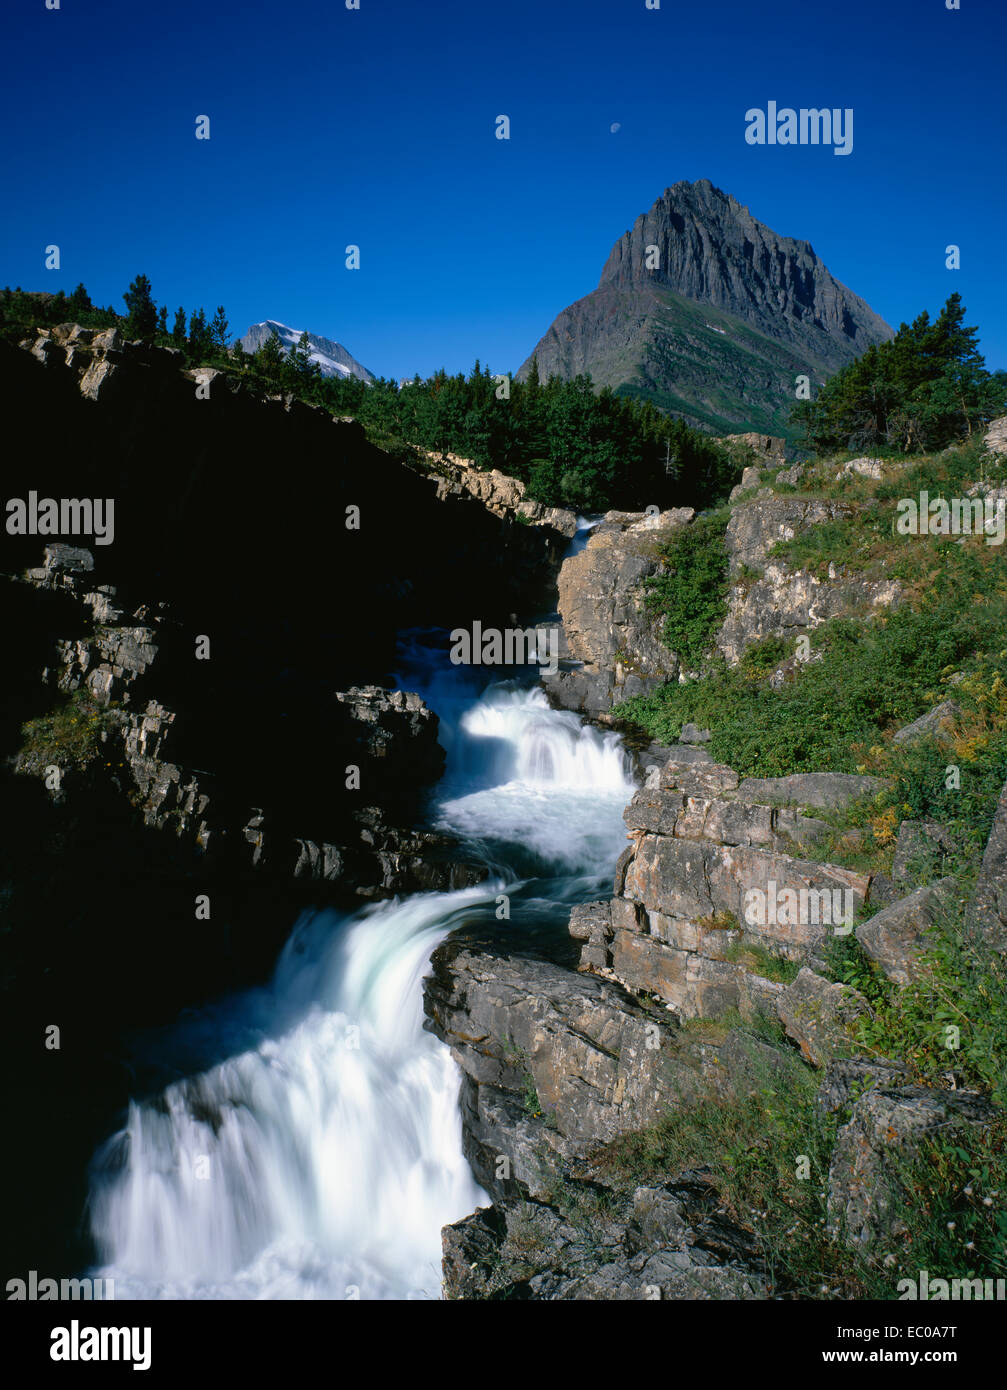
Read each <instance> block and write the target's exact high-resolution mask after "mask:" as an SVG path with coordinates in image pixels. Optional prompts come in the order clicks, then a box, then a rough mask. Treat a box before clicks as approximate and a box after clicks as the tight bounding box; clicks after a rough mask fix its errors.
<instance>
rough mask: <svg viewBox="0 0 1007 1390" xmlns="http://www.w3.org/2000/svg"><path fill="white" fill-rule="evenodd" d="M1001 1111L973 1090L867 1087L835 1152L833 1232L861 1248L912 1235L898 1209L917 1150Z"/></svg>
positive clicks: (830, 1190) (830, 1207)
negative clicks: (903, 1175) (905, 1169)
mask: <svg viewBox="0 0 1007 1390" xmlns="http://www.w3.org/2000/svg"><path fill="white" fill-rule="evenodd" d="M995 1115H996V1111H995V1109H994V1107H993V1106H992V1105H991V1104H990V1102H989V1101H987V1100H985V1099H984V1098H983V1097H982V1096H980V1095H978V1094H976V1093H975V1092H972V1091H935V1090H930V1089H929V1088H927V1087H924V1086H903V1087H897V1088H888V1087H873V1088H871V1089H869V1090H867V1091H865V1092H864V1093H863V1094H862V1095H861V1096H860V1097H859V1098H858V1099H857V1100H856V1101H855V1103H854V1106H853V1114H852V1116H851V1117H850V1119H849V1121H848V1122H847V1123H846V1124H845V1125H843V1126H842V1128H841V1129H840V1130H839V1132H838V1134H837V1135H836V1142H835V1146H834V1147H833V1150H832V1159H831V1163H830V1165H829V1183H828V1213H829V1221H830V1231H831V1234H832V1235H833V1236H834V1237H840V1236H841V1237H842V1238H843V1239H844V1240H845V1242H846V1243H847V1244H848V1245H850V1246H853V1247H861V1248H865V1247H866V1248H869V1247H871V1246H873V1245H875V1244H876V1243H877V1242H878V1241H879V1240H882V1239H886V1238H887V1239H901V1238H903V1237H905V1236H907V1235H909V1234H910V1231H909V1229H908V1228H907V1226H906V1224H905V1221H904V1219H903V1217H902V1214H901V1212H900V1202H899V1189H900V1186H901V1184H900V1173H899V1169H900V1167H902V1165H903V1164H905V1163H906V1162H908V1161H911V1160H912V1159H913V1158H914V1157H915V1156H916V1154H917V1153H918V1151H919V1146H920V1142H921V1141H922V1140H924V1139H925V1138H926V1137H927V1136H929V1135H932V1134H935V1133H937V1132H938V1131H941V1132H942V1133H944V1134H950V1133H953V1132H954V1131H955V1130H956V1129H961V1128H964V1127H967V1126H973V1125H986V1124H989V1123H990V1122H991V1121H992V1120H993V1119H994V1118H995Z"/></svg>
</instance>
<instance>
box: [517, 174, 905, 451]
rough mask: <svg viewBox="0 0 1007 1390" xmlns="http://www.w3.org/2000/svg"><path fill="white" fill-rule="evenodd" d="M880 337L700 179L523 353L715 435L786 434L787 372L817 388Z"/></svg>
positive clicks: (819, 276)
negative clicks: (589, 378)
mask: <svg viewBox="0 0 1007 1390" xmlns="http://www.w3.org/2000/svg"><path fill="white" fill-rule="evenodd" d="M891 336H892V331H891V329H890V328H889V327H888V325H887V324H886V323H885V322H884V321H883V320H882V319H881V318H880V317H879V316H878V315H877V314H876V313H874V311H873V310H872V309H871V308H870V306H869V305H867V304H866V303H865V302H864V301H863V300H862V299H860V298H859V296H857V295H855V294H853V293H852V291H850V290H848V289H847V288H846V287H845V286H844V285H842V284H840V283H839V281H838V280H836V279H835V277H834V276H833V275H831V274H830V272H829V271H828V270H827V268H826V267H825V266H824V265H823V264H822V262H821V261H820V260H819V259H818V257H817V256H816V255H815V253H814V251H813V250H812V248H811V246H810V245H809V243H808V242H806V241H797V240H794V239H793V238H790V237H781V236H778V235H777V234H776V233H775V232H773V231H771V230H770V228H768V227H766V226H765V225H764V224H763V223H761V222H759V221H757V220H756V219H755V218H754V217H752V216H751V214H750V213H749V211H748V209H747V208H743V207H742V206H741V205H740V204H739V203H738V202H736V200H735V199H734V198H732V197H730V196H729V195H728V194H725V193H722V192H721V191H720V189H717V188H714V187H713V185H712V184H711V183H710V182H709V180H707V179H701V180H700V181H699V182H698V183H695V184H690V183H676V184H675V185H674V186H673V187H671V188H669V189H667V190H666V191H665V193H664V195H663V196H662V197H661V198H659V199H658V200H657V202H656V203H655V204H654V206H653V207H652V208H651V209H650V211H649V212H647V213H644V214H641V216H640V217H638V218H637V220H636V222H635V223H634V225H633V228H632V230H630V231H627V232H625V233H624V234H623V235H622V236H621V237H620V238H619V240H618V241H617V242H616V244H615V246H614V247H613V248H612V251H611V252H610V254H609V257H608V260H607V261H606V263H605V266H604V269H603V271H602V275H601V280H600V282H599V284H598V288H597V289H596V290H594V291H593V292H592V293H591V294H589V295H587V296H585V297H584V298H583V299H580V300H578V301H577V302H576V303H575V304H572V305H570V306H569V307H568V308H566V309H564V310H563V312H562V313H561V314H559V315H558V316H557V318H556V320H555V322H554V323H553V324H552V326H551V327H550V328H549V329H548V331H547V332H546V333H545V334H544V336H543V337H542V338H541V340H540V341H539V343H538V344H537V346H536V347H535V349H534V352H533V353H532V356H533V357H536V358H537V359H538V369H539V374H540V376H541V377H542V378H543V379H546V378H547V377H549V376H550V375H553V374H555V375H558V376H561V377H564V378H570V377H573V376H576V375H577V374H578V373H581V372H589V373H590V374H591V376H592V377H593V379H594V381H595V383H596V384H597V385H599V386H611V387H613V388H622V389H623V390H625V391H626V392H627V393H628V394H631V395H636V396H641V397H645V398H649V399H652V400H654V401H655V402H656V403H657V404H658V405H660V406H661V407H662V408H664V409H667V410H669V411H671V412H672V413H674V414H679V415H682V416H683V417H684V418H686V419H687V420H689V421H690V422H691V423H693V424H695V425H698V426H700V427H702V428H705V429H710V430H713V431H714V432H716V433H722V432H737V431H744V430H756V431H759V432H763V433H770V434H787V433H788V431H789V428H790V427H789V423H788V416H789V411H790V408H791V406H792V405H793V403H794V400H795V398H796V397H795V377H796V376H798V375H801V374H806V375H808V376H809V377H810V378H811V380H812V381H813V382H821V381H824V380H825V378H826V377H827V376H828V375H830V374H831V373H833V372H835V371H836V370H838V369H839V368H840V367H842V366H844V365H845V364H846V363H847V362H850V361H852V360H853V359H854V358H855V357H857V356H859V355H860V354H861V353H862V352H863V351H864V350H865V349H866V348H867V347H869V346H870V345H871V344H872V343H879V342H883V341H885V340H886V339H888V338H890V337H891ZM530 363H531V357H529V359H528V361H527V362H525V364H524V365H523V367H522V368H521V373H522V374H526V373H527V371H528V369H529V367H530Z"/></svg>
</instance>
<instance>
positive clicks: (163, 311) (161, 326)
mask: <svg viewBox="0 0 1007 1390" xmlns="http://www.w3.org/2000/svg"><path fill="white" fill-rule="evenodd" d="M157 336H158V337H159V338H167V336H168V306H167V304H162V305H161V307H160V309H158V311H157Z"/></svg>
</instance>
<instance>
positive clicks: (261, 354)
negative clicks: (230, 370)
mask: <svg viewBox="0 0 1007 1390" xmlns="http://www.w3.org/2000/svg"><path fill="white" fill-rule="evenodd" d="M252 360H253V362H254V364H255V371H256V372H257V373H258V374H259V375H260V376H262V377H264V378H265V380H266V381H268V382H270V383H272V384H273V385H276V384H277V383H278V382H279V381H280V378H281V375H282V372H283V366H284V362H285V361H286V359H285V357H284V355H283V345H282V343H281V342H280V337H279V334H278V333H277V332H276V331H275V329H274V330H273V331H272V332H271V333H270V335H269V337H268V338H267V339H266V341H265V342H264V343H263V344H262V346H261V347H260V348H259V349H258V350H257V351H256V352H254V353H253V354H252Z"/></svg>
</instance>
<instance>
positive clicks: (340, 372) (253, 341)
mask: <svg viewBox="0 0 1007 1390" xmlns="http://www.w3.org/2000/svg"><path fill="white" fill-rule="evenodd" d="M305 332H307V330H306V329H303V328H290V327H289V326H288V325H287V324H285V323H280V321H279V320H278V319H263V320H262V322H261V323H253V324H252V326H251V327H250V328H249V330H248V332H247V333H246V334H245V336H244V337H243V338H242V339H241V346H242V347H243V348H244V349H245V351H246V352H256V351H257V350H258V349H259V348H260V347H262V345H263V343H264V342H266V341H267V339H268V338H269V337H270V336H271V335H272V334H273V333H275V334H276V336H277V337H278V338H279V340H280V344H281V346H282V347H283V350H284V351H285V352H289V351H290V349H291V348H294V347H296V346H297V344H298V343H299V342H300V341H301V337H302V335H303V334H304V333H305ZM308 347H309V348H310V350H311V353H310V355H311V360H312V361H313V362H317V363H318V365H319V368H320V369H321V373H322V376H337V377H350V376H355V377H359V379H360V380H361V381H373V380H374V374H373V373H372V372H369V371H368V370H367V368H366V367H364V366H361V364H360V363H359V362H358V361H357V359H356V358H355V357H353V356H352V355H351V353H350V352H349V351H348V350H347V349H346V348H344V347H343V345H342V343H337V342H335V341H334V340H333V339H332V338H323V337H322V336H321V335H320V334H318V333H308Z"/></svg>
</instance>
